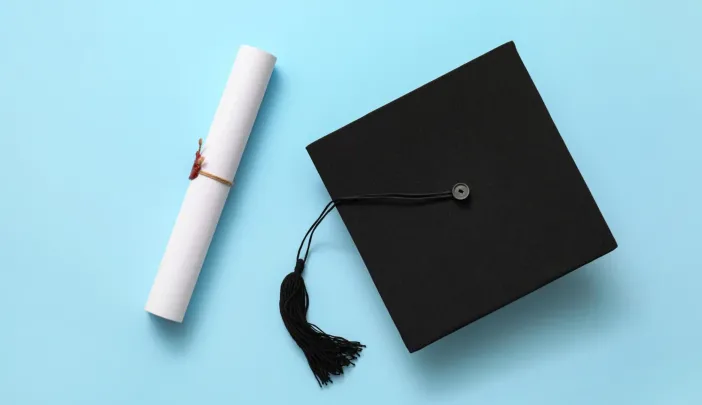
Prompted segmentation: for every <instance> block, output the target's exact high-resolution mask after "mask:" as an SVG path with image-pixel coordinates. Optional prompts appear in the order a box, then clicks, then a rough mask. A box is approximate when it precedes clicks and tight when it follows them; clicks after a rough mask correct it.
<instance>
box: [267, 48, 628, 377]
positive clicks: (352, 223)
mask: <svg viewBox="0 0 702 405" xmlns="http://www.w3.org/2000/svg"><path fill="white" fill-rule="evenodd" d="M307 150H308V152H309V155H310V157H311V158H312V161H313V162H314V165H315V167H316V168H317V171H318V172H319V174H320V176H321V178H322V181H323V182H324V185H325V186H326V188H327V190H328V192H329V194H330V195H331V198H332V201H331V202H330V203H329V205H327V207H325V209H324V211H323V212H322V214H321V215H320V217H319V218H318V219H317V221H315V222H314V224H313V225H312V227H311V228H310V230H309V231H308V233H307V234H306V235H305V239H303V243H302V244H301V246H300V250H299V252H298V261H297V265H296V268H295V271H294V272H292V273H290V274H289V275H288V276H287V277H286V279H285V280H284V282H283V284H282V286H281V298H280V310H281V314H282V316H283V320H284V321H285V325H286V327H287V329H288V331H289V332H290V334H291V336H292V337H293V338H294V339H295V341H296V342H297V344H298V345H299V346H300V347H301V348H302V350H303V352H304V353H305V355H306V357H307V360H308V362H309V365H310V367H311V368H312V371H313V372H314V374H315V376H316V377H317V380H318V382H319V383H320V384H326V383H328V382H331V375H338V374H341V373H343V367H344V366H347V365H349V364H352V362H353V361H354V360H355V359H356V358H357V357H358V355H359V354H360V351H361V350H362V348H363V345H361V344H360V343H359V342H353V341H348V340H346V339H343V338H340V337H336V336H332V335H327V334H326V333H324V332H323V331H322V330H321V329H319V328H317V327H316V326H315V325H314V324H311V323H308V321H307V318H306V314H307V306H308V304H309V301H308V296H307V292H306V290H305V288H304V281H303V279H302V271H303V269H304V265H305V260H306V258H307V254H308V253H309V250H308V249H309V244H311V237H312V235H313V234H314V230H315V229H316V227H317V226H319V223H320V222H321V220H322V219H323V218H324V217H325V216H326V215H327V214H328V213H329V212H331V210H333V209H334V208H335V207H337V208H338V211H339V214H340V215H341V218H342V220H343V222H344V224H345V226H346V228H347V229H348V231H349V233H350V234H351V237H352V239H353V241H354V243H355V245H356V247H357V249H358V251H359V253H360V255H361V257H362V259H363V261H364V263H365V265H366V267H367V268H368V271H369V273H370V275H371V277H372V279H373V282H374V284H375V286H376V288H377V289H378V292H379V293H380V295H381V297H382V299H383V302H384V303H385V306H386V307H387V309H388V311H389V313H390V315H391V317H392V320H393V322H394V323H395V325H396V327H397V329H398V331H399V333H400V336H401V337H402V340H403V341H404V343H405V345H406V346H407V348H408V350H409V351H410V352H414V351H416V350H419V349H421V348H423V347H425V346H427V345H429V344H430V343H432V342H434V341H436V340H438V339H440V338H442V337H444V336H446V335H447V334H450V333H452V332H454V331H456V330H457V329H459V328H461V327H463V326H465V325H467V324H469V323H471V322H473V321H475V320H477V319H479V318H481V317H483V316H485V315H487V314H489V313H491V312H493V311H495V310H497V309H499V308H501V307H503V306H505V305H507V304H509V303H511V302H513V301H515V300H517V299H519V298H520V297H523V296H525V295H527V294H529V293H531V292H533V291H534V290H536V289H538V288H540V287H542V286H544V285H546V284H548V283H550V282H551V281H554V280H555V279H557V278H559V277H561V276H563V275H565V274H567V273H569V272H571V271H573V270H575V269H577V268H579V267H581V266H583V265H585V264H587V263H589V262H591V261H593V260H595V259H597V258H598V257H600V256H602V255H605V254H607V253H609V252H610V251H612V250H614V249H615V248H616V247H617V244H616V241H615V239H614V237H613V236H612V234H611V232H610V230H609V228H608V226H607V224H606V222H605V220H604V218H603V216H602V214H601V212H600V210H599V209H598V207H597V205H596V203H595V201H594V199H593V197H592V195H591V193H590V191H589V189H588V187H587V185H586V184H585V181H584V180H583V178H582V176H581V174H580V172H579V171H578V169H577V167H576V165H575V162H574V161H573V159H572V157H571V155H570V153H569V152H568V149H567V148H566V145H565V143H564V142H563V140H562V138H561V136H560V134H559V132H558V130H557V128H556V126H555V124H554V122H553V120H552V119H551V117H550V115H549V113H548V111H547V109H546V106H545V105H544V103H543V101H542V99H541V97H540V95H539V93H538V91H537V89H536V87H535V85H534V83H533V82H532V80H531V78H530V76H529V73H528V72H527V70H526V68H525V66H524V64H523V63H522V61H521V59H520V57H519V54H518V53H517V49H516V47H515V45H514V43H512V42H510V43H507V44H505V45H502V46H500V47H498V48H497V49H494V50H492V51H491V52H488V53H487V54H485V55H483V56H481V57H479V58H477V59H475V60H473V61H471V62H469V63H466V64H465V65H463V66H461V67H459V68H457V69H455V70H453V71H451V72H449V73H447V74H445V75H443V76H441V77H439V78H438V79H436V80H434V81H432V82H430V83H428V84H426V85H424V86H422V87H420V88H418V89H416V90H414V91H412V92H410V93H408V94H406V95H404V96H402V97H400V98H398V99H397V100H395V101H392V102H391V103H389V104H387V105H385V106H383V107H381V108H379V109H377V110H375V111H373V112H371V113H370V114H368V115H366V116H364V117H362V118H360V119H358V120H356V121H354V122H352V123H350V124H348V125H346V126H344V127H343V128H341V129H339V130H337V131H334V132H333V133H331V134H329V135H327V136H325V137H323V138H321V139H319V140H317V141H315V142H314V143H312V144H310V145H309V146H308V147H307ZM466 197H467V198H466ZM305 243H307V245H306V246H305ZM305 247H307V248H306V249H305Z"/></svg>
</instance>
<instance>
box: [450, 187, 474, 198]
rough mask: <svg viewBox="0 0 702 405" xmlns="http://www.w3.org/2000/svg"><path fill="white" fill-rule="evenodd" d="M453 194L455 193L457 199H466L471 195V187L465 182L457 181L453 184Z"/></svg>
mask: <svg viewBox="0 0 702 405" xmlns="http://www.w3.org/2000/svg"><path fill="white" fill-rule="evenodd" d="M451 194H453V198H455V199H457V200H465V199H466V198H468V196H469V195H470V188H468V185H467V184H465V183H457V184H456V185H455V186H453V189H452V190H451Z"/></svg>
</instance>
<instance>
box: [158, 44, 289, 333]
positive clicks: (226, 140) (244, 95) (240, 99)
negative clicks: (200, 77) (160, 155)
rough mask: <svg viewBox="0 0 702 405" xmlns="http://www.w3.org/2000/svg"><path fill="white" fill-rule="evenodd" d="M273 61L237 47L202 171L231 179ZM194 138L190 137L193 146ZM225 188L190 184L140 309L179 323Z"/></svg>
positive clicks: (209, 182)
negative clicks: (143, 305)
mask: <svg viewBox="0 0 702 405" xmlns="http://www.w3.org/2000/svg"><path fill="white" fill-rule="evenodd" d="M275 61H276V58H275V56H273V55H271V54H269V53H267V52H264V51H262V50H259V49H256V48H253V47H250V46H242V47H241V48H240V49H239V52H238V54H237V56H236V60H235V61H234V66H233V68H232V71H231V74H230V76H229V80H228V81H227V85H226V88H225V90H224V94H223V95H222V99H221V100H220V103H219V107H218V108H217V112H216V114H215V117H214V120H213V121H212V125H211V127H210V132H209V134H208V136H207V139H206V140H205V143H204V145H203V148H202V155H203V156H204V157H205V162H204V164H203V166H202V170H204V171H207V172H209V173H212V174H215V175H217V176H219V177H222V178H225V179H227V180H230V181H231V180H233V179H234V175H235V173H236V170H237V167H238V166H239V162H240V160H241V155H242V153H243V152H244V147H245V146H246V141H247V140H248V138H249V134H250V133H251V128H252V127H253V124H254V121H255V119H256V114H257V113H258V109H259V107H260V105H261V101H262V99H263V95H264V93H265V91H266V87H267V86H268V81H269V79H270V77H271V73H272V72H273V66H274V65H275ZM196 140H197V136H194V137H193V145H195V141H196ZM183 175H184V176H187V173H184V174H183ZM229 189H230V187H228V186H226V185H224V184H222V183H220V182H218V181H215V180H213V179H211V178H208V177H205V176H203V175H200V176H198V177H197V178H196V179H194V180H192V181H191V182H190V186H189V187H188V190H187V192H186V194H185V200H184V201H183V204H182V206H181V209H180V213H179V214H178V219H177V220H176V224H175V226H174V228H173V231H172V233H171V237H170V240H169V241H168V246H167V247H166V252H165V254H164V256H163V260H162V261H161V265H160V267H159V270H158V274H157V275H156V280H155V281H154V285H153V287H152V288H151V293H150V294H149V299H148V301H147V303H146V308H145V309H146V311H148V312H150V313H152V314H154V315H158V316H160V317H162V318H166V319H169V320H171V321H175V322H182V321H183V317H184V316H185V311H186V310H187V308H188V303H189V302H190V297H191V296H192V293H193V290H194V289H195V283H196V282H197V278H198V276H199V274H200V269H201V268H202V264H203V262H204V260H205V256H206V255H207V249H208V248H209V246H210V242H211V241H212V236H213V235H214V232H215V228H216V227H217V222H218V221H219V217H220V215H221V214H222V208H224V203H225V201H226V199H227V195H228V194H229Z"/></svg>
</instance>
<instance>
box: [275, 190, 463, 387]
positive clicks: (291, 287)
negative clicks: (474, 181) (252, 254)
mask: <svg viewBox="0 0 702 405" xmlns="http://www.w3.org/2000/svg"><path fill="white" fill-rule="evenodd" d="M466 190H468V189H467V186H466ZM452 196H453V197H454V198H456V199H459V198H457V197H456V195H455V194H452V192H451V191H446V192H440V193H431V194H366V195H359V196H351V197H344V198H338V199H335V200H332V201H330V202H329V203H328V204H327V205H326V207H324V210H322V213H321V214H320V215H319V217H318V218H317V220H316V221H315V222H314V223H313V224H312V226H311V227H310V228H309V229H308V230H307V233H306V234H305V236H304V237H303V238H302V243H300V248H299V249H298V250H297V261H296V263H295V270H294V271H293V272H292V273H290V274H288V275H287V276H285V279H283V283H282V284H281V286H280V315H281V316H282V318H283V323H285V328H286V329H287V330H288V332H289V333H290V336H291V337H292V338H293V340H295V343H297V345H298V346H299V347H300V349H302V352H303V353H304V354H305V357H306V358H307V363H308V364H309V366H310V369H311V370H312V373H314V376H315V378H316V379H317V382H318V383H319V386H320V387H321V386H323V385H327V384H330V383H333V381H332V376H335V375H342V374H343V373H344V367H347V366H353V365H355V363H354V362H355V361H356V360H357V359H358V358H359V356H360V355H361V351H362V350H363V348H365V346H364V345H362V344H361V343H360V342H356V341H349V340H346V339H344V338H342V337H339V336H333V335H329V334H327V333H325V332H324V331H323V330H322V329H320V328H319V327H318V326H317V325H315V324H313V323H310V322H308V321H307V310H308V309H309V304H310V297H309V295H308V294H307V287H306V286H305V280H304V279H303V278H302V273H303V271H304V269H305V263H306V261H307V257H308V256H309V253H310V246H311V245H312V237H313V236H314V232H315V231H316V230H317V227H319V224H320V223H321V222H322V220H324V218H325V217H326V216H327V215H329V213H330V212H331V211H333V210H334V208H336V207H337V206H339V205H340V204H349V203H359V202H368V201H370V200H372V201H376V202H379V201H383V200H384V201H390V202H393V201H394V202H398V201H399V202H402V201H405V202H426V201H432V200H443V199H449V198H451V197H452ZM305 243H307V248H306V249H305V254H304V256H301V253H302V249H303V247H304V246H305Z"/></svg>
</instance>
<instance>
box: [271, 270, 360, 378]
mask: <svg viewBox="0 0 702 405" xmlns="http://www.w3.org/2000/svg"><path fill="white" fill-rule="evenodd" d="M304 268H305V261H304V260H303V259H298V260H297V264H296V265H295V271H294V272H292V273H290V274H288V275H287V276H286V277H285V279H284V280H283V283H282V284H281V286H280V315H281V316H282V317H283V322H284V323H285V327H286V328H287V329H288V332H289V333H290V336H292V338H293V339H294V340H295V343H297V345H298V346H300V349H302V352H303V353H305V357H306V358H307V363H309V365H310V368H311V369H312V372H313V373H314V376H315V378H317V382H318V383H319V386H320V387H321V386H322V385H327V384H329V383H333V381H332V379H331V377H332V376H333V375H341V374H343V373H344V367H346V366H349V365H354V361H355V360H356V359H358V357H359V356H360V354H361V351H362V350H363V348H364V347H365V346H364V345H362V344H361V343H359V342H350V341H348V340H346V339H344V338H342V337H338V336H332V335H328V334H326V333H324V331H323V330H321V329H320V328H319V327H317V325H315V324H312V323H309V322H307V309H308V308H309V296H308V295H307V288H306V287H305V280H304V279H303V278H302V271H303V270H304Z"/></svg>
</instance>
